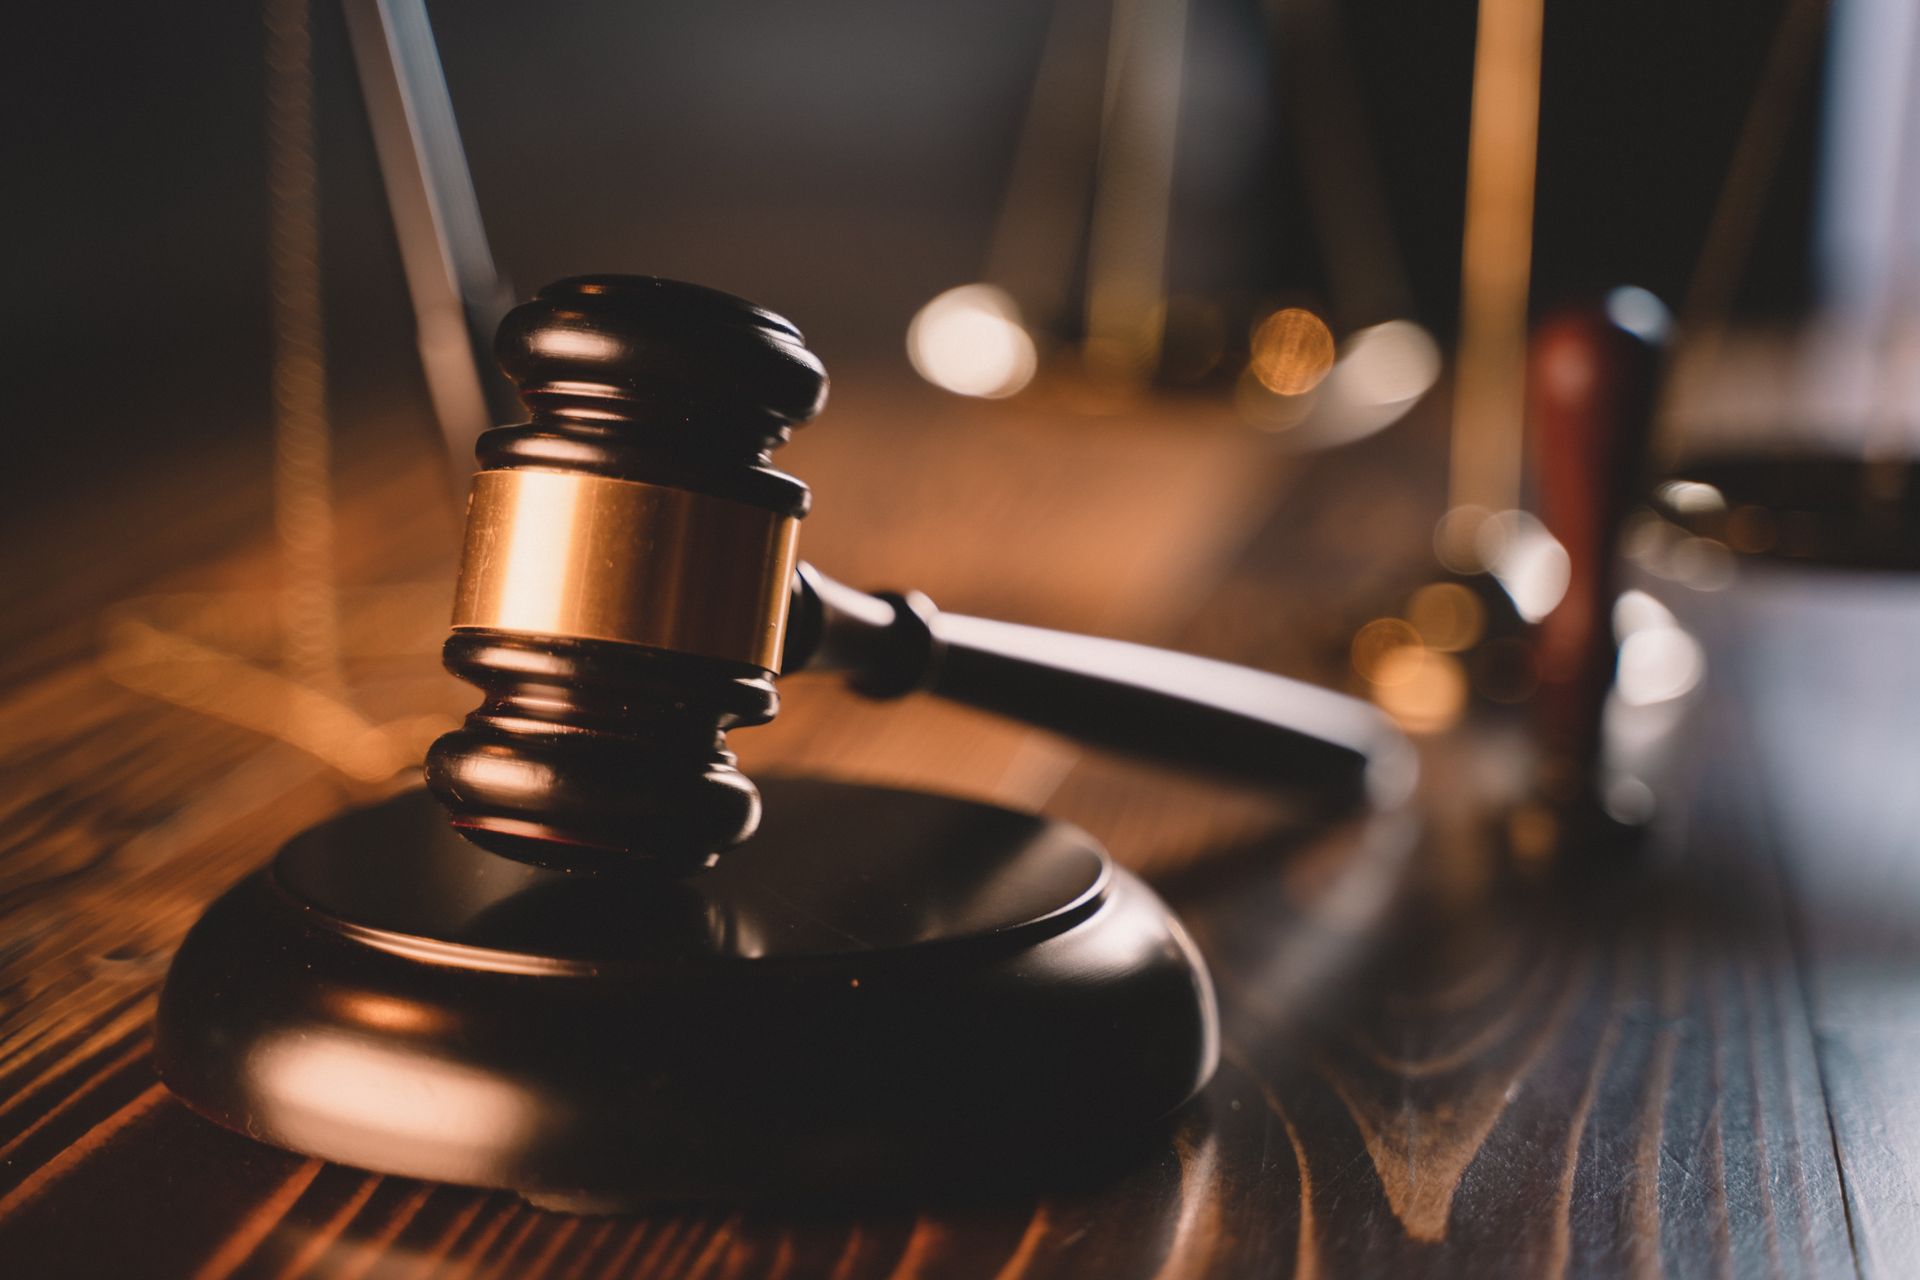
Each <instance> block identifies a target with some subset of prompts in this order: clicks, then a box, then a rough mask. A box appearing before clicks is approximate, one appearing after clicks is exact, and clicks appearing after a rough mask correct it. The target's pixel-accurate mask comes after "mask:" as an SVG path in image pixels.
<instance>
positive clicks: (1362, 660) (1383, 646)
mask: <svg viewBox="0 0 1920 1280" xmlns="http://www.w3.org/2000/svg"><path fill="white" fill-rule="evenodd" d="M1420 647H1421V645H1420V633H1419V632H1418V631H1415V630H1414V629H1413V626H1412V624H1411V623H1408V622H1406V621H1404V620H1402V619H1400V618H1375V619H1374V620H1373V621H1372V622H1369V623H1368V624H1367V625H1366V626H1364V627H1362V628H1360V630H1359V631H1358V632H1357V633H1356V634H1355V635H1354V637H1353V669H1354V670H1355V671H1357V672H1359V673H1360V678H1361V679H1363V680H1366V681H1368V682H1370V683H1372V684H1385V683H1387V681H1388V678H1389V677H1388V675H1387V671H1388V667H1387V659H1388V658H1389V657H1391V656H1392V655H1393V654H1395V653H1398V652H1399V651H1400V650H1402V649H1419V648H1420ZM1400 670H1401V672H1402V674H1403V675H1404V668H1402V669H1400Z"/></svg>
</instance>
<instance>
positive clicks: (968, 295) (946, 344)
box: [907, 284, 1039, 400]
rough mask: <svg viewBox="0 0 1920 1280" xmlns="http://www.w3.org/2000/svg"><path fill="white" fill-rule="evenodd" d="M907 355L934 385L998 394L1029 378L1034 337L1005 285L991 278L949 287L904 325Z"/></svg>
mask: <svg viewBox="0 0 1920 1280" xmlns="http://www.w3.org/2000/svg"><path fill="white" fill-rule="evenodd" d="M907 358H908V359H909V360H911V361H912V362H913V367H914V369H915V370H916V371H917V372H918V373H919V374H920V376H921V377H923V378H925V379H926V380H927V381H928V382H931V383H932V384H933V385H934V386H936V387H940V388H942V389H943V390H946V391H951V392H953V393H954V394H955V395H962V396H977V397H980V398H983V399H988V400H998V399H1001V398H1003V397H1005V396H1010V395H1013V394H1014V393H1015V392H1017V391H1019V390H1020V389H1021V388H1023V387H1025V386H1026V385H1027V384H1028V383H1029V382H1031V381H1033V375H1034V371H1035V370H1036V369H1037V368H1038V367H1039V357H1038V355H1037V353H1036V352H1035V350H1034V346H1033V338H1032V336H1031V335H1029V334H1028V333H1027V331H1026V328H1025V327H1024V326H1023V325H1022V324H1021V323H1020V308H1019V307H1018V306H1017V305H1016V304H1015V303H1014V301H1013V299H1012V297H1010V296H1009V295H1008V294H1007V292H1006V290H1004V289H999V288H996V287H995V286H993V285H990V284H966V285H961V286H960V287H959V288H957V289H949V290H947V291H946V292H945V293H943V294H941V295H939V296H938V297H936V298H934V299H933V300H932V301H931V302H929V303H927V305H926V306H924V307H921V308H920V311H919V313H918V314H917V315H915V316H914V317H913V323H912V324H910V325H908V326H907Z"/></svg>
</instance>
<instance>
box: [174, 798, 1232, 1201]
mask: <svg viewBox="0 0 1920 1280" xmlns="http://www.w3.org/2000/svg"><path fill="white" fill-rule="evenodd" d="M764 792H765V801H766V819H765V823H764V826H763V827H762V829H761V832H760V834H759V835H757V836H756V837H754V838H753V839H752V840H750V841H749V842H747V843H746V844H745V845H743V846H742V847H741V848H739V849H738V850H736V851H733V852H731V853H729V854H728V855H726V856H725V857H724V858H722V859H721V860H720V862H719V864H718V866H717V867H716V868H714V869H713V870H711V871H708V872H707V873H705V874H703V875H699V876H694V877H691V878H689V879H687V880H684V881H678V882H663V881H659V880H653V879H638V878H632V879H630V878H623V877H617V876H606V875H597V876H585V875H570V874H567V873H565V872H562V871H557V870H551V869H546V868H541V867H535V866H531V865H527V864H524V863H520V862H515V861H512V860H510V859H507V858H503V857H500V856H498V855H495V854H491V853H488V852H486V851H485V850H482V849H481V848H479V847H478V846H477V845H474V844H472V843H470V842H469V841H467V840H466V839H465V838H464V837H462V836H461V835H459V834H458V833H457V832H456V831H455V830H454V828H453V827H452V826H451V825H450V824H449V823H448V821H447V818H446V815H445V813H444V811H443V810H442V809H441V808H440V806H439V805H438V804H437V803H436V802H434V801H433V800H432V799H431V798H429V797H428V795H427V793H426V792H425V791H424V790H413V791H407V792H404V793H402V794H400V795H398V796H396V797H394V798H393V799H391V800H388V801H386V802H384V803H382V804H378V805H375V806H372V807H369V808H364V809H359V810H356V811H353V812H349V813H346V814H343V815H341V816H340V817H338V818H335V819H333V820H331V821H329V822H327V823H324V824H322V825H320V826H318V827H316V828H314V829H312V830H310V831H308V832H306V833H305V834H303V835H301V836H299V837H297V838H295V839H294V840H293V841H291V842H290V843H289V844H288V845H287V846H286V847H285V848H284V849H282V850H281V851H280V853H279V854H278V856H277V857H276V858H275V859H274V860H273V862H272V864H271V865H270V866H268V867H266V868H264V869H263V870H261V871H259V872H256V873H255V874H254V875H252V876H251V877H249V878H248V879H246V880H244V881H242V882H241V883H240V884H239V885H237V886H236V887H235V888H233V889H232V890H230V891H229V892H228V893H227V894H226V895H225V896H224V897H222V898H221V899H220V900H219V901H217V902H216V903H215V904H214V905H213V906H212V907H211V908H210V909H209V910H208V912H207V914H206V916H205V917H204V918H203V919H201V921H200V922H199V923H198V924H197V925H196V926H195V927H194V928H193V930H192V932H191V933H189V934H188V936H187V939H186V941H185V943H184V944H183V945H182V946H181V948H180V951H179V953H178V955H177V956H176V957H175V959H174V962H173V967H172V969H171V971H170V972H169V973H168V976H167V982H166V987H165V989H164V991H163V993H162V996H161V1001H160V1012H159V1025H158V1032H157V1046H156V1058H157V1061H158V1064H159V1069H160V1074H161V1077H162V1079H164V1080H165V1081H166V1083H167V1085H168V1086H169V1087H170V1088H172V1090H173V1091H174V1092H175V1093H176V1094H177V1095H179V1097H180V1098H181V1099H183V1100H184V1101H185V1102H186V1103H187V1105H188V1106H189V1107H191V1108H192V1109H193V1110H195V1111H197V1112H199V1113H201V1114H202V1115H204V1116H206V1117H208V1118H210V1119H212V1120H214V1121H216V1122H217V1123H219V1124H222V1125H224V1126H226V1127H227V1128H230V1129H233V1130H236V1131H238V1132H240V1133H244V1134H247V1135H249V1136H251V1137H254V1138H258V1139H261V1140H263V1141H266V1142H270V1143H274V1144H276V1145H278V1146H282V1147H286V1148H289V1149H291V1150H294V1151H299V1152H303V1153H305V1154H308V1155H314V1156H320V1157H323V1158H325V1159H328V1160H335V1161H339V1162H341V1163H343V1164H349V1165H356V1166H359V1167H361V1168H365V1169H371V1170H376V1171H379V1172H383V1173H392V1174H400V1175H405V1176H409V1177H416V1178H428V1179H435V1180H440V1181H446V1182H455V1183H466V1184H472V1185H476V1186H485V1187H504V1188H510V1189H512V1190H514V1191H517V1192H519V1193H521V1194H522V1195H524V1196H526V1197H527V1198H528V1199H530V1200H533V1201H534V1202H535V1203H538V1204H543V1205H548V1206H553V1207H560V1208H568V1209H577V1210H604V1209H610V1208H620V1207H628V1206H634V1205H638V1204H642V1203H646V1202H648V1201H654V1200H662V1199H671V1200H686V1199H706V1198H737V1197H742V1196H755V1195H762V1194H768V1193H772V1194H789V1193H791V1194H802V1195H813V1194H820V1193H829V1194H831V1193H838V1192H850V1193H866V1194H886V1193H894V1192H899V1191H900V1190H902V1189H903V1188H907V1187H912V1186H915V1185H917V1184H919V1183H921V1182H940V1183H948V1182H952V1181H954V1180H956V1179H958V1180H961V1181H963V1182H964V1181H965V1180H966V1179H969V1178H975V1177H990V1178H992V1179H994V1182H995V1185H1003V1184H1004V1183H1006V1182H1008V1181H1010V1180H1017V1179H1019V1178H1020V1177H1021V1176H1022V1175H1023V1173H1025V1172H1031V1171H1034V1170H1039V1169H1045V1168H1048V1167H1052V1166H1054V1165H1057V1164H1060V1163H1062V1162H1065V1163H1068V1164H1071V1163H1073V1162H1074V1161H1075V1160H1076V1159H1077V1157H1078V1156H1080V1155H1081V1154H1097V1153H1098V1152H1100V1151H1103V1150H1106V1149H1109V1148H1113V1147H1115V1146H1116V1145H1117V1143H1118V1142H1119V1141H1120V1140H1123V1139H1126V1138H1129V1137H1137V1136H1138V1135H1139V1134H1140V1133H1141V1132H1142V1131H1143V1130H1145V1129H1146V1128H1147V1127H1148V1126H1151V1125H1152V1123H1153V1122H1154V1121H1156V1120H1158V1119H1160V1118H1162V1117H1164V1116H1167V1115H1168V1114H1169V1113H1171V1112H1172V1111H1173V1110H1174V1109H1175V1108H1177V1107H1178V1106H1179V1105H1180V1104H1181V1103H1183V1102H1185V1101H1186V1100H1187V1099H1188V1098H1190V1097H1192V1096H1193V1094H1194V1093H1196V1092H1197V1091H1198V1090H1199V1089H1200V1088H1201V1086H1202V1085H1204V1084H1205V1083H1206V1081H1207V1079H1208V1077H1209V1076H1210V1075H1211V1073H1212V1071H1213V1068H1214V1063H1215V1059H1216V1056H1217V1053H1218V1038H1219V1036H1218V1024H1217V1015H1216V1012H1215V1008H1214V1000H1213V993H1212V988H1211V985H1210V983H1209V981H1208V977H1207V973H1206V969H1205V967H1204V966H1203V964H1202V962H1201V960H1200V957H1199V955H1198V953H1197V952H1196V951H1195V949H1194V947H1193V944H1192V942H1191V941H1190V940H1189V939H1188V937H1187V935H1186V933H1185V932H1184V931H1183V930H1182V929H1181V927H1180V925H1179V923H1178V922H1177V921H1176V920H1175V919H1174V917H1173V915H1172V914H1171V913H1170V912H1169V911H1168V910H1167V908H1166V907H1165V905H1164V904H1162V903H1161V901H1160V900H1159V898H1158V897H1156V896H1155V895H1154V893H1153V892H1152V891H1151V890H1150V889H1148V888H1147V887H1146V886H1145V885H1143V884H1142V883H1141V882H1140V881H1139V880H1137V879H1135V878H1134V877H1133V876H1132V875H1130V874H1128V873H1127V872H1126V871H1124V870H1121V869H1120V868H1117V867H1115V866H1114V865H1113V864H1112V863H1111V861H1110V860H1109V859H1108V857H1107V855H1106V854H1105V852H1104V851H1103V850H1102V849H1101V848H1100V847H1099V845H1098V844H1096V843H1095V842H1094V840H1093V839H1092V838H1091V837H1090V836H1088V835H1087V834H1086V833H1085V832H1083V831H1080V830H1078V829H1077V828H1075V827H1071V826H1068V825H1066V824H1064V823H1060V822H1055V821H1051V820H1049V819H1046V818H1041V817H1035V816H1031V815H1027V814H1021V813H1014V812H1011V811H1008V810H1005V809H999V808H995V807H992V806H988V805H983V804H975V803H970V802H967V801H963V800H957V799H952V798H948V797H943V796H935V795H927V794H922V793H918V792H911V791H898V790H889V789H884V788H878V787H866V786H854V785H849V784H844V783H836V782H828V781H819V780H805V779H770V780H768V781H767V782H766V783H765V785H764Z"/></svg>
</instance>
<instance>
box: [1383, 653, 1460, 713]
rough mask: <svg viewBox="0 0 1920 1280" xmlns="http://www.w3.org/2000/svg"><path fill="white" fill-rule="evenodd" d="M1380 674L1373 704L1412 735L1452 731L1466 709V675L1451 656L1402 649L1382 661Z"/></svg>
mask: <svg viewBox="0 0 1920 1280" xmlns="http://www.w3.org/2000/svg"><path fill="white" fill-rule="evenodd" d="M1379 675H1380V679H1379V680H1378V681H1377V682H1376V683H1375V685H1374V689H1373V700H1374V702H1376V703H1377V704H1379V707H1380V709H1381V710H1382V711H1385V712H1386V713H1387V714H1388V715H1390V716H1392V717H1393V718H1394V720H1395V721H1397V722H1398V723H1399V725H1400V727H1401V728H1403V729H1405V730H1406V731H1407V732H1409V733H1439V732H1442V731H1443V730H1446V729H1450V728H1452V727H1453V725H1454V724H1455V723H1456V722H1457V721H1458V720H1459V719H1460V715H1461V713H1462V712H1463V711H1465V710H1466V706H1467V677H1466V672H1465V671H1464V670H1462V668H1461V666H1460V661H1459V659H1457V658H1455V657H1454V656H1453V655H1452V654H1450V653H1435V652H1433V650H1431V649H1428V648H1426V647H1424V646H1421V645H1407V646H1403V647H1401V648H1398V649H1394V650H1392V651H1390V652H1389V653H1387V654H1386V656H1385V657H1383V658H1382V659H1381V662H1380V668H1379Z"/></svg>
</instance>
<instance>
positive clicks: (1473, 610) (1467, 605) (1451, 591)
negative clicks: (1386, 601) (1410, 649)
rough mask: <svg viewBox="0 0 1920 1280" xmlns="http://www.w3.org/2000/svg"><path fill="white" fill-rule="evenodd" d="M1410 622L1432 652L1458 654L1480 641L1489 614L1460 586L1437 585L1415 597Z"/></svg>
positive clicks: (1416, 593) (1431, 585)
mask: <svg viewBox="0 0 1920 1280" xmlns="http://www.w3.org/2000/svg"><path fill="white" fill-rule="evenodd" d="M1407 620H1408V621H1409V622H1411V623H1412V624H1413V627H1414V630H1416V631H1418V632H1419V633H1420V639H1421V641H1422V642H1423V643H1424V644H1425V645H1426V646H1427V648H1429V649H1437V650H1439V651H1440V652H1442V653H1458V652H1459V651H1460V650H1462V649H1465V648H1467V647H1469V646H1470V645H1472V644H1473V643H1474V641H1476V640H1478V639H1479V638H1480V633H1481V632H1482V631H1483V630H1484V629H1485V628H1486V623H1487V611H1486V609H1485V608H1484V607H1483V606H1482V605H1481V603H1480V597H1479V596H1476V595H1474V594H1473V592H1471V591H1469V590H1467V589H1466V588H1465V587H1463V586H1461V585H1460V584H1459V583H1457V582H1433V583H1428V584H1427V585H1426V586H1424V587H1422V588H1420V589H1419V590H1418V591H1416V592H1414V593H1413V599H1411V600H1409V601H1408V602H1407Z"/></svg>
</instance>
